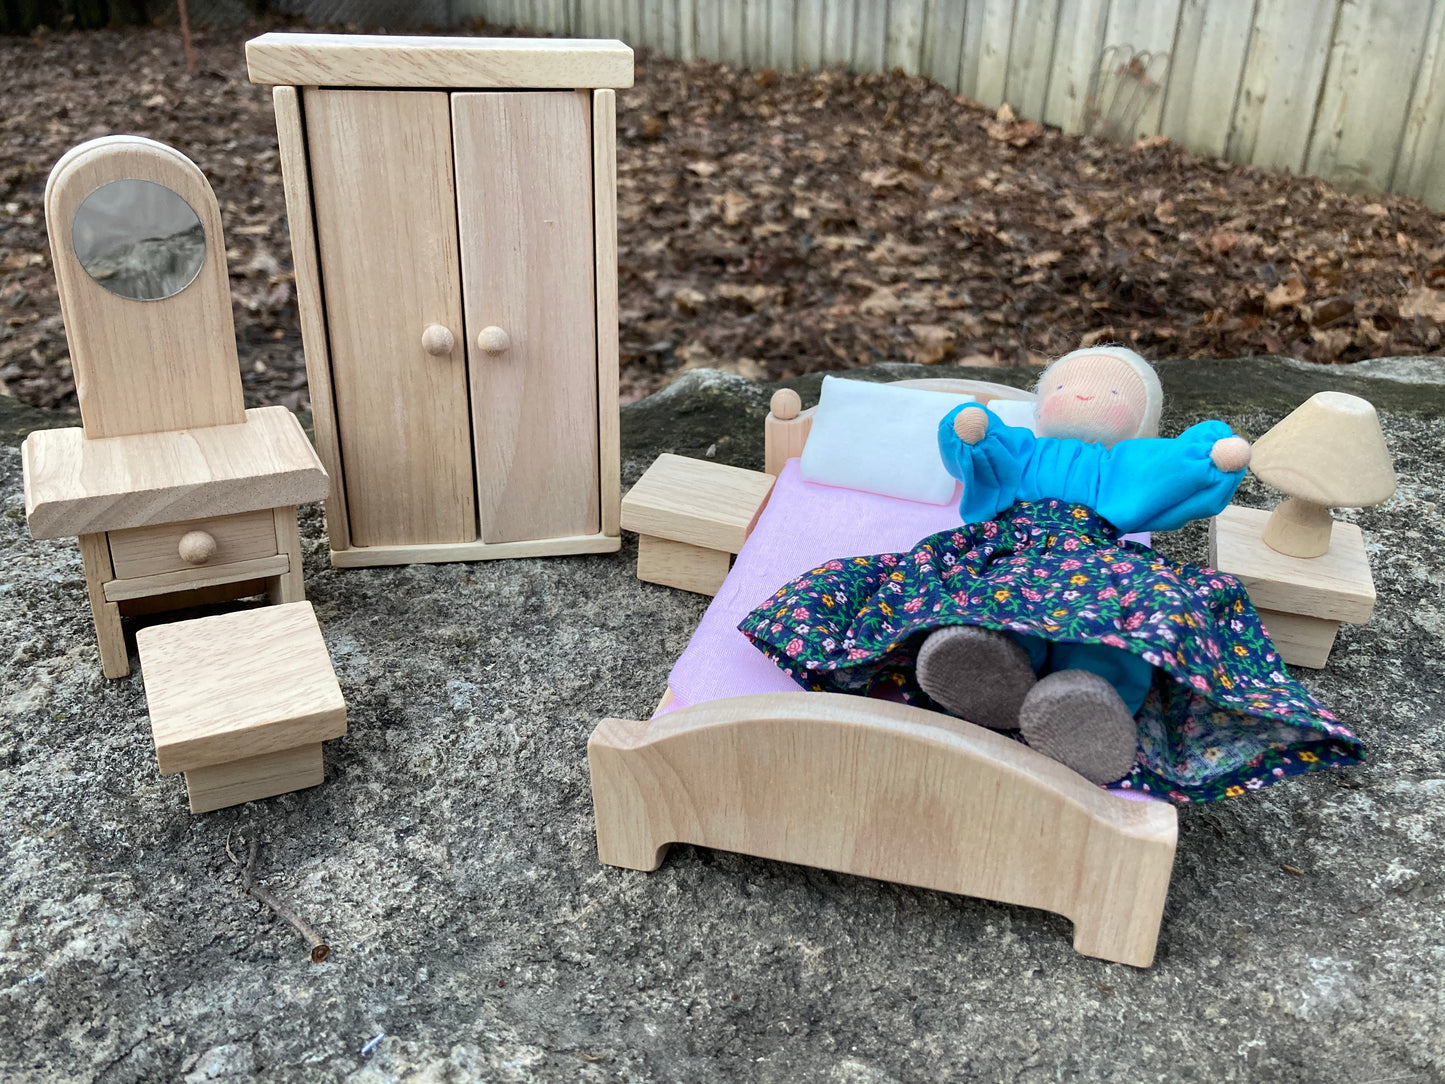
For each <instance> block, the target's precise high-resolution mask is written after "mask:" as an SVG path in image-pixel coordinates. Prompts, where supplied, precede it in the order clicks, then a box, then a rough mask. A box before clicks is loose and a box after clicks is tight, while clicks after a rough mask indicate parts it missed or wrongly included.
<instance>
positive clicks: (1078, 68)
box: [1040, 0, 1109, 132]
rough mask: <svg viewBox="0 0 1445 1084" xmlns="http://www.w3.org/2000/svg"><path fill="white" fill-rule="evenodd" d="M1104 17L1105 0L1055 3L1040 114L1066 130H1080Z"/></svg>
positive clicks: (1101, 45)
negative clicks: (1055, 31)
mask: <svg viewBox="0 0 1445 1084" xmlns="http://www.w3.org/2000/svg"><path fill="white" fill-rule="evenodd" d="M1108 20H1109V0H1063V3H1062V4H1061V5H1060V6H1059V27H1060V30H1059V35H1058V42H1057V44H1056V45H1055V46H1054V66H1053V73H1052V74H1051V75H1050V77H1049V92H1048V94H1047V96H1046V97H1045V98H1044V111H1043V116H1042V117H1041V118H1040V119H1041V120H1043V122H1044V123H1045V124H1054V125H1057V126H1058V127H1060V128H1062V129H1063V130H1064V131H1066V132H1080V131H1082V130H1083V127H1084V114H1085V111H1086V106H1087V103H1088V97H1089V87H1090V86H1091V85H1092V83H1093V80H1094V73H1095V72H1096V71H1097V70H1098V67H1099V56H1100V54H1101V53H1102V52H1103V49H1104V31H1105V29H1106V28H1107V26H1108Z"/></svg>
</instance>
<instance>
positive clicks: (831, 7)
mask: <svg viewBox="0 0 1445 1084" xmlns="http://www.w3.org/2000/svg"><path fill="white" fill-rule="evenodd" d="M734 2H736V0H734ZM857 14H858V4H857V0H826V3H825V5H824V8H823V63H825V64H846V65H848V66H850V67H851V66H852V64H853V31H854V30H855V29H856V20H855V17H856V15H857Z"/></svg>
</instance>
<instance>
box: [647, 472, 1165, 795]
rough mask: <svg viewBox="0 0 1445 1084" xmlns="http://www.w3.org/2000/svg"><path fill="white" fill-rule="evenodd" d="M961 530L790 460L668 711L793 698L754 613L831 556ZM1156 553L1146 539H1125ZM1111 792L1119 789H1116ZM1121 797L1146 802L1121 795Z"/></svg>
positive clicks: (944, 518)
mask: <svg viewBox="0 0 1445 1084" xmlns="http://www.w3.org/2000/svg"><path fill="white" fill-rule="evenodd" d="M957 524H958V504H957V501H956V500H955V501H952V502H950V503H948V504H944V505H935V504H919V503H918V502H916V501H905V500H899V499H898V498H896V497H879V496H876V495H874V494H872V493H860V492H859V491H858V490H854V489H842V488H839V487H836V486H824V485H818V484H817V483H815V482H807V481H804V480H803V477H802V475H801V474H800V473H799V472H798V461H797V460H796V459H790V460H788V463H787V465H786V466H785V467H784V468H783V472H782V474H780V475H779V476H778V482H777V485H776V486H775V487H774V489H773V495H772V497H771V498H770V499H769V501H768V506H767V507H766V508H765V509H763V514H762V516H761V517H760V518H759V519H758V525H757V527H756V528H754V529H753V533H752V534H751V535H750V536H749V537H748V540H747V542H746V543H744V545H743V549H742V552H741V553H739V554H738V558H737V561H736V562H735V563H734V565H733V568H732V571H731V572H729V573H728V577H727V579H726V580H724V581H723V585H722V588H721V589H720V590H719V591H718V593H717V595H716V597H714V598H713V600H712V605H710V606H709V607H708V608H707V613H705V614H703V618H702V623H701V624H699V625H698V627H697V631H696V632H694V633H693V634H692V639H691V640H689V641H688V644H687V649H686V650H685V651H684V652H683V653H682V655H681V657H680V658H679V659H678V660H677V662H676V663H675V664H674V665H673V667H672V674H671V676H670V677H669V678H668V685H669V687H670V688H671V689H672V692H673V697H674V699H673V700H672V702H671V703H670V704H668V706H667V707H665V708H663V709H662V712H659V713H658V714H662V713H663V712H668V711H672V710H674V709H676V708H682V707H687V706H689V705H691V704H701V703H704V702H705V701H708V700H720V699H722V698H723V697H728V696H746V695H748V694H749V693H768V692H781V693H795V692H798V691H799V686H798V684H797V683H796V682H794V681H793V679H792V678H790V677H788V675H787V674H785V673H783V671H781V670H779V669H778V668H777V667H776V666H774V665H773V663H772V661H771V660H769V659H768V658H767V657H766V656H765V655H764V654H763V653H762V652H761V651H759V650H758V649H757V648H755V647H753V645H752V644H751V643H750V642H749V640H748V638H747V637H746V636H744V635H743V634H742V633H741V632H739V631H738V622H740V621H741V620H742V619H743V618H744V617H745V616H746V615H747V614H748V613H749V612H750V611H751V610H752V609H753V608H754V607H755V606H757V605H758V604H759V603H760V602H762V601H763V600H764V599H766V598H767V597H768V596H769V595H771V594H772V593H773V592H774V591H776V590H777V589H778V588H779V587H781V586H782V585H783V584H785V583H787V582H788V581H789V580H791V579H792V578H793V577H794V576H798V575H801V574H802V573H804V572H807V571H808V570H809V569H812V568H817V567H818V566H819V565H821V564H822V563H823V562H824V561H827V560H829V559H831V558H834V557H847V556H855V555H859V554H865V553H895V552H900V551H903V550H909V549H912V548H913V546H914V545H915V544H916V543H917V542H918V540H919V539H921V538H924V537H926V536H928V535H931V534H934V533H936V532H938V531H942V530H945V529H946V528H948V527H953V526H956V525H957ZM1125 537H1126V538H1130V539H1133V540H1134V541H1137V542H1143V543H1144V544H1145V545H1148V544H1149V535H1147V534H1134V535H1126V536H1125ZM1110 789H1112V788H1110ZM1113 793H1115V794H1118V795H1120V797H1124V798H1132V799H1137V800H1148V796H1147V795H1143V794H1136V793H1134V792H1132V791H1119V790H1114V791H1113Z"/></svg>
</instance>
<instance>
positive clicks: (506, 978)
mask: <svg viewBox="0 0 1445 1084" xmlns="http://www.w3.org/2000/svg"><path fill="white" fill-rule="evenodd" d="M926 371H927V372H929V373H930V374H939V373H943V372H947V370H926ZM919 372H920V370H918V369H917V368H916V367H911V366H900V367H897V368H893V367H886V368H880V369H875V370H870V371H868V372H866V373H864V374H862V375H867V376H871V377H873V378H876V379H888V378H892V377H896V376H902V375H917V374H918V373H919ZM1162 372H1163V375H1164V378H1165V386H1166V389H1167V393H1168V402H1167V410H1166V419H1165V428H1166V431H1169V432H1175V431H1177V430H1178V429H1179V428H1181V427H1182V426H1184V425H1185V424H1187V423H1189V422H1192V421H1194V420H1197V419H1198V418H1201V417H1205V416H1211V415H1212V416H1220V417H1223V418H1225V419H1226V420H1227V421H1229V422H1230V423H1231V424H1233V425H1234V426H1236V428H1238V429H1239V430H1241V431H1243V432H1245V433H1247V434H1250V435H1258V434H1259V433H1262V432H1263V431H1264V430H1265V429H1266V428H1268V426H1269V425H1271V424H1273V422H1274V421H1275V420H1277V419H1278V418H1279V417H1280V416H1282V415H1283V414H1284V413H1286V412H1287V411H1288V410H1289V409H1291V408H1292V407H1293V406H1294V405H1296V404H1297V403H1298V402H1300V401H1301V400H1303V399H1304V398H1305V397H1306V396H1307V395H1309V394H1310V393H1312V392H1314V391H1316V390H1320V389H1322V388H1326V387H1337V388H1342V389H1345V390H1349V391H1355V392H1358V393H1360V394H1363V395H1365V396H1366V397H1367V398H1370V399H1371V400H1372V401H1374V402H1375V403H1376V404H1377V405H1378V406H1379V407H1380V409H1381V412H1382V415H1383V417H1384V421H1385V425H1386V429H1387V435H1388V439H1389V441H1390V444H1391V447H1392V448H1393V450H1394V452H1395V455H1396V461H1397V465H1398V468H1399V473H1400V487H1399V492H1398V493H1397V495H1396V496H1395V497H1394V498H1393V499H1392V500H1391V501H1390V502H1389V504H1388V505H1386V506H1385V507H1383V508H1380V509H1375V510H1370V511H1366V512H1360V513H1353V514H1351V515H1352V517H1353V518H1357V519H1358V521H1359V522H1360V523H1361V524H1362V525H1363V526H1364V527H1365V529H1366V531H1367V532H1368V537H1369V540H1370V545H1371V553H1372V561H1373V564H1374V571H1375V578H1376V584H1377V588H1378V590H1379V595H1380V601H1379V607H1378V609H1377V611H1376V614H1375V618H1374V620H1373V621H1372V622H1371V623H1370V624H1369V625H1368V626H1366V627H1363V628H1354V627H1351V626H1346V627H1345V629H1344V630H1343V631H1342V633H1341V637H1340V641H1339V644H1338V646H1337V648H1336V653H1335V656H1334V659H1333V661H1332V662H1331V665H1330V667H1329V668H1328V669H1326V670H1324V671H1321V672H1312V671H1304V672H1303V677H1304V680H1305V682H1306V683H1307V684H1308V685H1309V686H1310V687H1311V688H1312V689H1314V690H1315V691H1316V692H1317V693H1318V694H1319V695H1320V696H1321V698H1322V699H1324V701H1325V702H1326V703H1329V704H1330V705H1332V706H1333V707H1334V708H1335V710H1336V711H1337V712H1338V713H1339V714H1340V715H1341V716H1342V717H1343V718H1345V719H1347V720H1350V721H1352V722H1353V723H1354V724H1355V726H1356V727H1357V729H1358V731H1359V732H1360V734H1361V735H1362V736H1363V738H1364V739H1365V741H1366V742H1367V743H1368V745H1369V747H1370V750H1371V757H1370V760H1369V762H1368V763H1367V764H1366V765H1364V766H1363V767H1362V768H1359V769H1357V770H1353V771H1349V772H1338V773H1333V774H1322V775H1320V776H1317V777H1310V778H1307V779H1304V780H1297V781H1293V782H1288V783H1285V784H1283V785H1280V786H1277V787H1274V788H1271V789H1269V790H1267V791H1265V792H1262V793H1259V794H1253V795H1250V796H1248V797H1246V798H1243V799H1239V800H1237V801H1233V802H1228V803H1224V804H1220V805H1214V806H1208V807H1186V808H1184V809H1182V810H1181V816H1180V828H1181V838H1180V846H1179V856H1178V861H1177V865H1176V870H1175V876H1174V882H1173V886H1172V889H1171V892H1170V899H1169V905H1168V910H1167V912H1166V915H1165V919H1164V927H1163V933H1162V937H1161V942H1160V950H1159V957H1158V960H1157V962H1156V963H1155V965H1154V967H1153V968H1151V969H1149V970H1136V969H1132V968H1128V967H1125V966H1122V965H1112V964H1105V963H1101V962H1099V961H1096V960H1091V959H1087V958H1085V957H1082V956H1078V955H1076V954H1075V953H1074V951H1073V949H1072V948H1071V947H1070V941H1071V930H1070V927H1069V923H1068V922H1067V921H1065V920H1064V919H1062V918H1058V917H1055V916H1052V915H1047V914H1044V913H1042V912H1038V911H1032V910H1028V909H1024V908H1018V907H1008V906H1002V905H998V904H992V903H987V902H983V901H980V900H974V899H965V898H958V897H952V896H947V895H943V894H940V893H934V892H926V891H920V890H916V889H912V888H904V887H900V886H896V885H891V884H884V883H879V882H873V881H866V880H860V879H858V878H853V877H847V876H839V875H835V874H831V873H824V872H820V871H816V870H810V869H803V868H799V867H792V866H786V865H783V864H779V863H774V862H767V861H761V860H757V859H752V858H746V857H742V856H738V855H733V854H725V853H718V852H708V851H700V850H698V849H695V848H691V847H676V848H674V849H673V851H672V853H671V855H670V856H669V858H668V860H667V862H666V863H665V864H664V865H663V867H662V868H661V869H660V870H658V871H657V872H656V873H652V874H642V873H635V872H628V871H623V870H617V869H610V868H603V867H601V866H599V865H598V863H597V860H596V856H595V850H594V841H593V835H592V831H593V826H592V814H591V802H590V798H589V791H588V778H587V768H586V760H585V746H586V741H587V734H588V732H589V730H590V728H591V726H592V725H593V723H594V722H595V720H596V719H597V718H599V717H601V716H603V715H609V714H611V715H622V716H627V717H632V718H641V717H644V716H645V715H646V713H647V712H648V711H649V710H650V709H651V707H652V705H653V704H654V703H655V701H656V699H657V697H658V695H659V694H660V692H661V690H662V689H663V687H664V685H665V683H666V678H667V672H668V669H669V667H670V665H671V662H672V660H673V659H674V658H675V657H676V656H677V655H678V653H679V652H680V651H681V650H682V648H683V646H684V644H685V643H686V641H687V638H688V635H689V634H690V632H691V630H692V628H693V627H694V626H695V624H696V622H697V620H698V618H699V617H700V616H701V614H702V611H703V608H704V606H705V602H706V600H704V599H702V598H700V597H698V596H694V595H687V594H683V593H680V592H675V591H671V590H667V589H664V588H660V587H655V586H652V585H649V584H642V583H639V582H638V581H637V580H636V579H635V578H634V575H633V562H634V560H635V557H636V546H635V541H634V540H631V539H629V542H628V544H627V545H625V546H624V549H623V552H622V553H621V554H620V555H613V556H601V557H577V558H556V559H551V560H545V561H543V560H534V561H514V562H498V563H483V564H474V565H441V566H419V567H414V568H395V569H371V570H354V571H333V570H331V569H329V568H328V567H327V565H326V557H325V545H324V537H323V534H322V524H321V519H320V513H319V510H318V509H315V508H313V509H308V510H306V512H305V514H304V516H303V520H302V531H303V535H304V539H305V549H306V562H307V579H308V588H309V593H310V597H311V598H312V600H313V601H314V602H315V604H316V608H317V612H318V614H319V616H320V619H321V623H322V627H323V629H324V631H325V634H326V638H327V642H328V644H329V645H330V648H331V652H332V656H333V659H334V661H335V664H336V668H337V671H338V674H339V675H340V679H341V684H342V688H343V690H344V692H345V694H346V698H347V702H348V704H349V708H350V723H351V729H350V732H349V733H348V734H347V735H346V737H345V738H343V739H341V740H339V741H335V742H332V743H329V744H328V746H327V749H326V761H327V780H326V783H325V785H324V786H322V787H320V788H318V789H314V790H310V791H307V792H303V793H297V794H291V795H286V796H283V797H281V798H277V799H272V800H270V801H266V802H260V803H255V804H251V805H247V806H244V807H240V808H235V809H230V810H225V811H221V812H217V813H213V814H209V815H206V816H201V817H193V816H191V815H190V813H188V812H187V811H186V804H185V799H184V787H183V784H182V782H181V780H180V778H179V777H171V778H167V779H161V778H159V777H158V776H157V775H156V770H155V760H154V756H153V752H152V748H151V743H150V738H149V732H148V727H147V720H146V713H145V700H144V695H143V690H142V686H141V679H140V675H139V673H134V674H132V676H131V677H130V678H128V679H126V680H122V681H113V682H111V681H105V680H103V679H102V678H101V676H100V671H99V664H98V660H97V656H96V650H95V645H94V639H93V636H92V632H91V628H90V620H89V615H88V611H87V608H86V602H85V593H84V589H83V585H82V581H81V567H80V559H79V555H78V553H77V550H76V546H75V544H74V542H73V541H59V542H34V541H31V540H30V539H29V537H28V535H27V533H26V530H25V522H24V514H23V502H22V497H21V489H20V458H19V454H18V451H17V449H16V442H17V440H18V435H19V434H21V433H23V432H24V431H26V430H28V429H30V428H33V427H35V426H37V425H42V424H45V425H53V424H73V419H69V418H60V417H57V416H54V415H44V414H40V413H38V412H33V411H27V410H25V409H23V408H19V407H17V406H15V405H14V404H13V403H12V402H10V401H7V400H3V399H0V436H3V441H4V443H3V446H0V502H3V516H0V1079H4V1080H7V1081H40V1080H67V1081H69V1080H74V1081H90V1080H97V1081H142V1080H172V1079H179V1080H186V1081H240V1080H248V1079H266V1080H272V1081H292V1080H348V1081H353V1082H356V1084H362V1082H367V1084H370V1082H381V1081H408V1082H418V1084H420V1082H433V1081H438V1082H440V1081H465V1080H503V1081H506V1080H526V1079H544V1080H658V1081H672V1080H728V1081H732V1080H754V1079H756V1080H831V1081H846V1082H864V1081H870V1082H871V1081H893V1080H898V1081H903V1080H937V1079H945V1078H947V1079H968V1080H987V1081H991V1080H1004V1079H1007V1080H1025V1081H1046V1080H1047V1081H1054V1080H1116V1081H1144V1080H1151V1081H1155V1080H1157V1081H1193V1080H1199V1081H1203V1080H1210V1081H1292V1082H1298V1081H1346V1082H1352V1084H1366V1082H1383V1081H1393V1082H1402V1084H1403V1082H1414V1081H1436V1080H1442V1079H1445V978H1442V976H1445V722H1442V705H1445V597H1442V588H1441V581H1442V579H1445V556H1442V542H1441V539H1442V537H1445V512H1442V509H1441V504H1440V497H1441V491H1442V489H1445V423H1442V421H1441V413H1442V409H1445V363H1442V362H1441V361H1440V360H1439V359H1423V360H1421V359H1414V360H1411V359H1392V360H1387V361H1382V362H1373V363H1366V364H1363V365H1360V366H1356V367H1353V368H1351V369H1349V370H1344V369H1321V368H1316V367H1310V366H1301V365H1296V364H1292V363H1288V362H1283V361H1279V360H1260V359H1255V360H1243V361H1222V362H1188V363H1185V362H1177V363H1166V364H1165V365H1163V366H1162ZM968 375H975V376H985V377H994V378H999V377H1002V378H1004V379H1008V378H1010V377H1015V378H1017V379H1022V378H1023V374H1011V373H1007V372H1005V373H1002V374H1000V373H997V372H986V373H972V374H968ZM794 386H796V387H798V388H799V389H800V390H801V391H802V393H803V395H804V399H805V401H811V398H812V397H813V396H815V395H816V388H817V378H816V377H814V378H811V379H808V380H803V381H799V382H797V383H796V384H795V385H794ZM771 390H772V389H771V388H768V387H760V386H756V385H752V384H749V383H747V382H744V381H742V380H740V379H738V378H735V377H728V376H725V375H722V374H717V373H709V372H706V371H698V372H694V373H689V374H686V375H685V376H684V377H683V379H681V380H680V381H679V382H678V384H677V385H675V386H674V387H673V388H671V389H669V390H667V391H665V392H663V393H661V394H659V395H656V396H654V397H652V398H651V399H648V400H646V401H644V402H642V403H639V404H636V405H634V406H631V407H628V408H626V409H625V410H624V412H623V433H624V449H625V473H626V474H627V476H628V477H627V480H628V481H631V480H633V479H635V478H636V477H637V475H638V474H639V473H640V472H641V470H642V469H643V468H644V467H645V466H646V464H647V463H648V462H649V461H650V460H651V459H652V458H653V457H654V456H655V455H656V454H658V453H659V452H661V451H669V450H670V451H677V452H681V453H683V454H688V455H703V454H705V453H706V451H707V449H708V448H709V447H710V446H713V445H715V446H716V447H715V455H716V457H717V458H718V459H719V460H721V461H724V462H732V463H739V464H743V465H748V466H757V465H760V463H761V456H762V442H761V416H762V410H763V409H764V403H765V402H766V398H767V395H768V393H769V392H770V391H771ZM1273 499H1274V496H1273V495H1272V494H1270V493H1268V492H1266V491H1265V490H1264V488H1263V487H1262V486H1260V485H1259V484H1258V483H1257V482H1255V481H1254V480H1252V479H1251V480H1249V481H1248V482H1247V483H1246V485H1245V487H1244V488H1243V489H1242V491H1241V496H1240V500H1241V501H1242V502H1244V503H1252V504H1260V505H1263V504H1268V503H1271V502H1272V501H1273ZM1158 544H1159V545H1160V547H1161V548H1162V549H1165V550H1166V551H1168V552H1171V553H1174V554H1178V555H1181V556H1186V557H1190V558H1193V559H1196V560H1201V559H1202V558H1203V553H1204V534H1203V530H1202V528H1201V527H1200V526H1199V525H1195V526H1193V527H1191V528H1190V529H1189V530H1186V531H1183V532H1179V533H1177V534H1174V535H1169V536H1161V538H1160V539H1159V542H1158ZM233 833H234V834H235V835H237V836H240V837H244V838H246V839H256V840H258V841H259V843H260V859H259V862H258V867H257V872H258V876H259V877H260V879H262V880H263V881H265V882H266V883H268V884H269V885H270V886H271V887H272V888H273V889H274V890H275V891H277V892H278V893H279V894H281V895H282V896H283V897H285V898H287V899H288V900H290V901H292V902H293V903H294V904H295V906H296V908H297V909H298V910H299V911H300V912H301V913H302V914H303V915H304V916H306V917H307V918H308V919H309V920H310V921H311V922H313V923H314V924H315V925H316V926H317V927H318V928H319V929H320V930H321V931H322V932H323V933H324V934H325V935H326V936H327V937H328V938H329V940H330V942H331V944H332V945H333V954H332V956H331V959H330V960H329V961H328V962H326V963H324V964H320V965H313V964H311V963H310V962H309V961H308V958H307V954H306V951H305V945H304V943H303V942H302V940H301V939H300V938H299V937H298V936H297V935H296V934H295V933H294V931H292V930H291V929H290V928H289V927H288V926H286V925H284V924H282V923H280V922H278V921H276V920H275V919H274V918H273V917H272V916H271V915H270V913H269V912H268V911H266V910H264V909H263V908H262V907H261V905H259V904H258V903H256V902H255V901H253V900H252V899H250V898H248V897H246V896H244V895H243V894H242V893H241V891H240V888H239V883H238V876H237V873H236V871H235V869H234V867H233V866H232V865H231V863H230V861H229V860H228V858H227V856H226V851H225V846H226V841H227V837H228V835H231V834H233ZM363 1050H365V1053H363Z"/></svg>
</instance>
